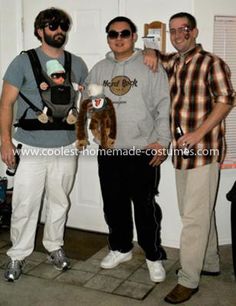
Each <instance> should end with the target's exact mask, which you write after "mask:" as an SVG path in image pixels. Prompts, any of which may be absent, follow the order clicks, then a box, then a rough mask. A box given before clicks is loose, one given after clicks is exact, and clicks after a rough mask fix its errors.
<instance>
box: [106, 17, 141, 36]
mask: <svg viewBox="0 0 236 306" xmlns="http://www.w3.org/2000/svg"><path fill="white" fill-rule="evenodd" d="M115 22H127V23H128V24H129V26H130V29H131V32H132V33H136V32H137V27H136V25H135V24H134V23H133V21H131V20H130V19H129V18H127V17H124V16H117V17H115V18H113V19H112V20H111V21H109V22H108V24H107V26H106V33H108V31H109V29H110V26H111V25H112V24H113V23H115Z"/></svg>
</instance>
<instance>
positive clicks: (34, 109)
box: [19, 92, 42, 113]
mask: <svg viewBox="0 0 236 306" xmlns="http://www.w3.org/2000/svg"><path fill="white" fill-rule="evenodd" d="M19 95H20V96H21V98H22V99H24V100H25V102H26V103H27V104H28V105H29V106H30V108H32V110H33V111H35V112H40V113H41V112H42V110H41V109H39V108H38V107H37V106H35V105H34V104H33V103H32V102H30V100H29V99H28V98H27V97H26V96H25V95H23V93H22V92H19Z"/></svg>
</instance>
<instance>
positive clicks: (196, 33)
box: [193, 28, 198, 39]
mask: <svg viewBox="0 0 236 306" xmlns="http://www.w3.org/2000/svg"><path fill="white" fill-rule="evenodd" d="M193 35H194V38H195V39H196V38H197V37H198V28H194V29H193Z"/></svg>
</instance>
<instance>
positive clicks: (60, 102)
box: [15, 49, 77, 130]
mask: <svg viewBox="0 0 236 306" xmlns="http://www.w3.org/2000/svg"><path fill="white" fill-rule="evenodd" d="M23 52H26V53H27V55H28V56H29V59H30V63H31V66H32V70H33V73H34V77H35V80H36V83H37V87H38V90H39V93H40V96H41V99H42V109H39V108H38V107H37V106H35V105H34V104H33V102H31V101H30V100H29V99H28V98H27V97H26V96H25V95H23V94H22V92H20V93H19V95H20V96H21V97H22V98H23V100H24V101H25V102H26V103H27V104H28V105H29V107H28V108H27V109H26V111H25V112H24V114H23V115H22V116H21V118H20V119H19V120H18V122H17V123H16V124H15V126H16V127H21V128H22V129H24V130H74V129H75V125H74V124H73V123H75V122H74V121H73V122H72V121H71V122H70V120H67V118H68V116H71V114H72V112H73V116H74V117H75V118H76V117H77V109H76V100H77V92H76V91H75V90H74V88H73V85H72V83H71V54H70V53H69V52H67V51H64V55H65V63H64V68H65V81H64V83H63V84H62V85H56V84H55V83H54V82H53V80H51V79H50V77H49V76H48V75H47V74H46V73H45V72H44V71H43V70H42V67H41V64H40V61H39V58H38V56H37V54H36V51H35V50H34V49H31V50H28V51H23ZM43 82H44V83H46V84H47V86H48V87H47V89H46V90H43V89H41V88H40V84H42V83H43ZM29 109H32V110H33V111H34V112H35V113H36V115H37V117H38V118H40V116H41V117H42V114H43V112H44V110H45V109H47V115H46V114H45V116H46V117H47V118H48V120H44V121H43V120H40V119H26V116H27V112H28V110H29ZM68 122H69V123H68Z"/></svg>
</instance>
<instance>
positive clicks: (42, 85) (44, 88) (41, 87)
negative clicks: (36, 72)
mask: <svg viewBox="0 0 236 306" xmlns="http://www.w3.org/2000/svg"><path fill="white" fill-rule="evenodd" d="M39 87H40V89H42V90H47V89H48V84H47V83H46V82H42V83H41V84H40V85H39Z"/></svg>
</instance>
